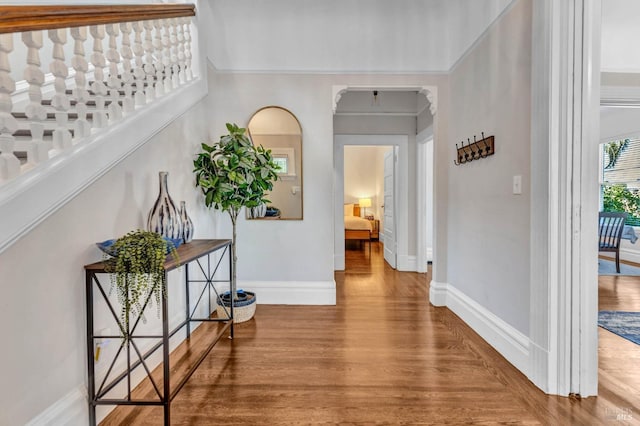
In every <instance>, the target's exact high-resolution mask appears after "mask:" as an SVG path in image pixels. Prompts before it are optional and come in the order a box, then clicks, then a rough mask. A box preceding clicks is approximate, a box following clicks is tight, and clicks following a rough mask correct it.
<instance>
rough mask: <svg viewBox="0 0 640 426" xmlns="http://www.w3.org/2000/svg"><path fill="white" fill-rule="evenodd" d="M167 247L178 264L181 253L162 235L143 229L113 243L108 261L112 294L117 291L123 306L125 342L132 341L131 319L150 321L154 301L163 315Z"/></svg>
mask: <svg viewBox="0 0 640 426" xmlns="http://www.w3.org/2000/svg"><path fill="white" fill-rule="evenodd" d="M167 248H168V249H169V253H170V254H171V255H172V256H173V258H174V259H175V260H176V262H177V261H178V254H177V252H176V248H175V247H174V246H173V244H172V243H170V242H168V241H166V240H165V239H164V238H162V236H161V235H160V234H157V233H155V232H151V231H143V230H140V229H139V230H135V231H131V232H129V233H128V234H126V235H124V236H122V237H120V238H118V239H117V240H116V242H115V243H114V244H113V249H112V253H113V255H114V257H113V258H111V259H106V261H105V271H106V272H108V273H110V280H111V291H113V290H114V289H115V290H116V292H117V296H118V302H119V303H120V306H121V312H120V315H121V320H122V321H121V324H120V332H121V334H122V336H123V337H124V339H125V340H126V339H128V338H129V332H130V328H129V325H130V322H131V317H134V318H135V317H136V316H139V317H140V319H141V320H142V321H143V322H146V319H145V317H144V308H145V306H146V305H147V304H153V299H155V302H156V306H157V309H158V314H159V312H160V306H161V301H162V299H161V298H162V297H166V282H165V281H166V278H165V274H164V268H163V267H164V262H165V259H166V257H167ZM105 256H106V255H105ZM152 296H153V297H152Z"/></svg>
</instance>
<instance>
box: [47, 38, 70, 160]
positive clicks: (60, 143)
mask: <svg viewBox="0 0 640 426" xmlns="http://www.w3.org/2000/svg"><path fill="white" fill-rule="evenodd" d="M49 39H50V40H51V41H52V42H53V61H52V62H51V65H50V66H49V71H51V74H53V76H54V77H55V82H54V84H53V86H54V88H55V89H56V94H55V95H54V96H53V99H51V106H52V107H53V108H54V109H55V110H56V124H57V127H56V129H55V130H54V131H53V149H54V151H55V153H58V152H60V151H62V150H63V149H66V148H68V147H70V146H71V132H69V128H68V127H67V126H68V121H69V117H68V111H69V107H70V106H71V103H70V101H69V97H68V96H67V93H66V90H67V84H66V78H67V76H68V75H69V68H68V67H67V64H65V62H64V45H65V43H66V42H67V29H66V28H59V29H55V30H49Z"/></svg>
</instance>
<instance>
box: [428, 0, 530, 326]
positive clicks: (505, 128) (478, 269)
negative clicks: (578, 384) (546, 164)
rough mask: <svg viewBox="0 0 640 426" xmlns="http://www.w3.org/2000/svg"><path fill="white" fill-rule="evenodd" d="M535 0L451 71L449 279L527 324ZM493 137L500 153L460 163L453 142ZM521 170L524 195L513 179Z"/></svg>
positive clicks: (498, 312) (507, 318)
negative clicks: (517, 192) (517, 191)
mask: <svg viewBox="0 0 640 426" xmlns="http://www.w3.org/2000/svg"><path fill="white" fill-rule="evenodd" d="M531 17H532V11H531V1H529V0H520V1H518V2H516V3H515V5H514V6H513V7H512V8H511V9H510V10H509V11H508V12H507V13H506V14H505V15H503V17H502V18H501V19H500V20H499V21H498V22H497V23H496V25H494V26H493V27H492V28H491V29H490V31H489V32H488V33H487V34H486V36H485V38H483V39H482V40H481V41H480V42H479V43H478V44H477V45H476V46H475V48H474V49H473V51H471V52H470V53H469V54H468V55H467V56H466V57H465V59H464V60H463V61H462V62H460V63H459V64H458V66H457V67H456V68H455V70H454V71H453V73H452V74H451V81H450V88H451V126H450V136H451V137H450V139H449V156H448V158H446V159H442V158H437V157H436V160H435V161H436V162H438V161H446V163H447V164H448V167H449V186H448V188H449V194H448V197H449V204H448V212H449V217H448V219H449V226H448V230H449V231H448V253H449V257H448V258H449V259H450V262H449V264H448V283H449V284H451V285H452V286H454V287H455V288H457V289H458V290H459V291H460V292H461V293H463V294H464V295H465V296H467V297H468V298H469V299H471V300H473V301H475V302H476V303H477V304H479V305H480V306H482V307H483V308H485V309H486V310H488V311H489V312H491V313H492V314H494V315H495V316H497V317H498V318H500V319H501V320H502V321H504V322H506V323H507V324H509V325H510V326H511V327H513V328H515V329H516V330H518V331H519V332H521V333H523V334H524V335H527V333H528V330H529V268H530V265H529V232H530V218H529V210H530V206H531V200H530V188H529V177H530V120H531V118H530V117H531V107H530V104H531V43H532V40H531ZM480 132H484V134H485V135H486V136H489V135H494V136H495V146H496V150H495V155H493V156H491V157H488V158H486V159H481V160H477V161H473V162H471V163H469V164H463V165H461V166H455V165H454V164H453V159H454V158H455V143H459V142H460V141H461V140H465V141H466V140H467V138H471V140H472V141H473V137H474V135H476V136H478V137H479V136H480ZM515 175H520V176H522V195H514V194H512V178H513V176H515Z"/></svg>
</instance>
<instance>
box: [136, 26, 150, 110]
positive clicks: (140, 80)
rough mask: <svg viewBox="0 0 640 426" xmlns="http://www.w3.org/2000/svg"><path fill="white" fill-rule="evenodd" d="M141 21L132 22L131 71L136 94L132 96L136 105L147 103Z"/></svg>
mask: <svg viewBox="0 0 640 426" xmlns="http://www.w3.org/2000/svg"><path fill="white" fill-rule="evenodd" d="M142 29H143V27H142V22H139V21H138V22H134V23H133V31H134V37H133V53H134V54H135V55H136V62H135V64H136V68H135V70H134V71H133V76H134V78H135V86H136V94H135V96H134V98H135V101H136V105H144V104H145V103H147V100H146V98H145V94H144V77H145V73H144V47H143V46H142Z"/></svg>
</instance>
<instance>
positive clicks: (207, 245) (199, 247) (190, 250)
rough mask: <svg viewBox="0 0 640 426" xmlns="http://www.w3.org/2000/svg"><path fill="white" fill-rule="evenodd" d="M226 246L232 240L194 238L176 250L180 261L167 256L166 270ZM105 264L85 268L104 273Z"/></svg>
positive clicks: (89, 265) (102, 262) (229, 244)
mask: <svg viewBox="0 0 640 426" xmlns="http://www.w3.org/2000/svg"><path fill="white" fill-rule="evenodd" d="M225 246H229V247H230V246H231V240H193V241H191V242H190V243H187V244H181V245H180V247H178V248H177V250H176V252H177V253H178V261H176V260H175V259H174V258H173V256H167V260H165V262H164V270H165V271H171V270H172V269H176V268H178V267H179V266H181V265H186V264H187V263H189V262H191V261H192V260H195V259H197V258H199V257H202V256H204V255H205V254H208V253H211V252H214V251H216V250H219V249H221V248H223V247H225ZM104 264H105V262H104V261H102V260H101V261H99V262H95V263H91V264H88V265H84V269H85V270H87V271H93V272H96V273H102V272H105V270H104Z"/></svg>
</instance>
